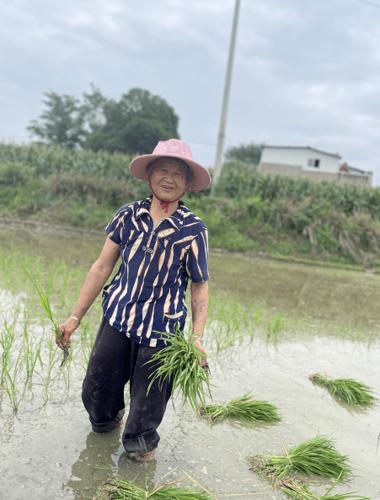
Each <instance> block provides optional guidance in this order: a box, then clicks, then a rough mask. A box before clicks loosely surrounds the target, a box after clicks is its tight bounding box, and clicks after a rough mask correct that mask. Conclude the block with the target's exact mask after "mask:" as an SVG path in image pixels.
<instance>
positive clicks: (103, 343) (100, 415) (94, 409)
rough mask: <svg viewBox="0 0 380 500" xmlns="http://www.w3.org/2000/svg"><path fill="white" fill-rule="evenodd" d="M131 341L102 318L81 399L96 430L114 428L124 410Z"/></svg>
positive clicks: (106, 430)
mask: <svg viewBox="0 0 380 500" xmlns="http://www.w3.org/2000/svg"><path fill="white" fill-rule="evenodd" d="M130 354H131V341H130V339H129V338H127V337H126V336H125V335H123V334H122V333H120V332H118V331H117V330H115V329H113V328H112V327H111V326H110V325H109V323H108V321H107V320H106V319H104V318H103V321H102V323H101V325H100V328H99V331H98V334H97V337H96V340H95V344H94V347H93V349H92V352H91V356H90V360H89V364H88V367H87V373H86V376H85V379H84V381H83V387H82V400H83V404H84V406H85V408H86V410H87V412H88V414H89V417H90V422H91V425H92V429H93V430H94V431H95V432H108V431H110V430H112V429H113V428H114V427H116V426H117V424H118V423H119V422H120V420H121V419H122V417H123V414H124V386H125V384H126V383H127V381H128V379H129V375H130V371H129V362H128V360H129V358H130Z"/></svg>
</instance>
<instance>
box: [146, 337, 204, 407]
mask: <svg viewBox="0 0 380 500" xmlns="http://www.w3.org/2000/svg"><path fill="white" fill-rule="evenodd" d="M161 336H162V338H163V339H164V340H165V341H166V342H167V345H166V347H164V348H163V349H161V350H160V351H158V352H157V353H155V354H154V355H153V356H152V358H151V360H149V361H148V363H147V364H150V363H153V368H154V370H153V372H152V373H151V374H150V376H149V379H150V383H149V386H148V391H147V393H149V391H150V389H151V387H152V385H153V384H154V383H155V382H156V381H158V382H164V381H171V382H172V387H173V392H174V391H176V390H177V389H178V390H179V391H180V392H181V394H182V398H183V402H184V403H189V404H190V405H191V406H192V408H193V409H197V408H198V406H199V404H201V405H204V404H205V401H206V394H208V395H209V396H210V397H211V392H210V382H209V376H208V371H207V370H206V369H204V368H202V367H201V361H202V358H203V354H202V353H201V351H200V350H199V349H198V348H197V347H196V346H195V345H194V344H193V342H192V337H191V336H189V337H188V338H186V337H185V336H184V335H183V334H182V333H181V332H177V333H176V334H166V333H162V334H161Z"/></svg>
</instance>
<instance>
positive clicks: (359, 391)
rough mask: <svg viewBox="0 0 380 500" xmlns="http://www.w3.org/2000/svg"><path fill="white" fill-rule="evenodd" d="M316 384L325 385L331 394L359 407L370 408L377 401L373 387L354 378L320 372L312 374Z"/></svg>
mask: <svg viewBox="0 0 380 500" xmlns="http://www.w3.org/2000/svg"><path fill="white" fill-rule="evenodd" d="M309 378H310V380H311V381H312V382H314V383H315V384H318V385H320V386H322V387H325V388H326V389H327V390H328V391H329V392H330V394H331V395H332V396H333V397H334V398H336V399H338V400H339V401H343V402H344V403H346V404H348V405H350V406H355V407H359V408H369V407H371V406H373V404H374V403H375V401H376V398H375V396H374V395H373V393H372V389H371V388H370V387H368V386H367V385H365V384H363V383H361V382H358V381H357V380H354V379H352V378H336V379H331V378H328V377H326V376H324V375H321V374H319V373H315V374H314V375H310V377H309Z"/></svg>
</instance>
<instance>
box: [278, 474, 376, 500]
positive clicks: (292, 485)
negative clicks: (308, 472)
mask: <svg viewBox="0 0 380 500" xmlns="http://www.w3.org/2000/svg"><path fill="white" fill-rule="evenodd" d="M333 488H334V485H332V486H331V487H330V488H328V489H327V490H326V491H325V492H324V493H322V495H317V494H316V493H314V492H313V491H311V490H310V489H309V488H308V487H307V486H306V485H305V484H303V483H301V482H300V481H296V480H294V479H288V480H286V481H284V482H283V483H282V487H281V491H282V492H283V493H285V495H286V496H288V497H289V498H293V499H294V500H348V499H350V500H370V499H369V497H365V496H362V495H357V494H356V493H352V492H350V493H336V494H334V493H332V490H333Z"/></svg>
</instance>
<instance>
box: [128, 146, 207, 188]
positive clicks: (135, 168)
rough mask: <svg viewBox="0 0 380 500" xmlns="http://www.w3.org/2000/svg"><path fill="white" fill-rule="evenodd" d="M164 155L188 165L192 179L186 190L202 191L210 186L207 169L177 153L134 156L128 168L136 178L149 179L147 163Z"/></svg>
mask: <svg viewBox="0 0 380 500" xmlns="http://www.w3.org/2000/svg"><path fill="white" fill-rule="evenodd" d="M166 157H170V158H176V159H178V160H182V161H184V162H185V163H186V164H187V165H188V166H189V167H190V169H191V171H192V173H193V180H192V182H191V185H190V187H189V189H188V191H194V192H198V191H204V190H205V189H207V188H208V187H209V186H210V184H211V177H210V174H209V173H208V170H206V168H205V167H202V165H200V164H199V163H196V162H195V161H193V160H189V159H187V158H184V157H182V156H178V155H171V154H166V155H154V154H150V155H141V156H136V158H133V160H132V161H131V163H130V165H129V170H130V172H131V174H132V175H133V176H134V177H137V179H141V180H143V181H147V180H148V179H149V176H148V171H147V166H148V165H149V163H151V162H152V161H153V160H156V159H157V158H166Z"/></svg>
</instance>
